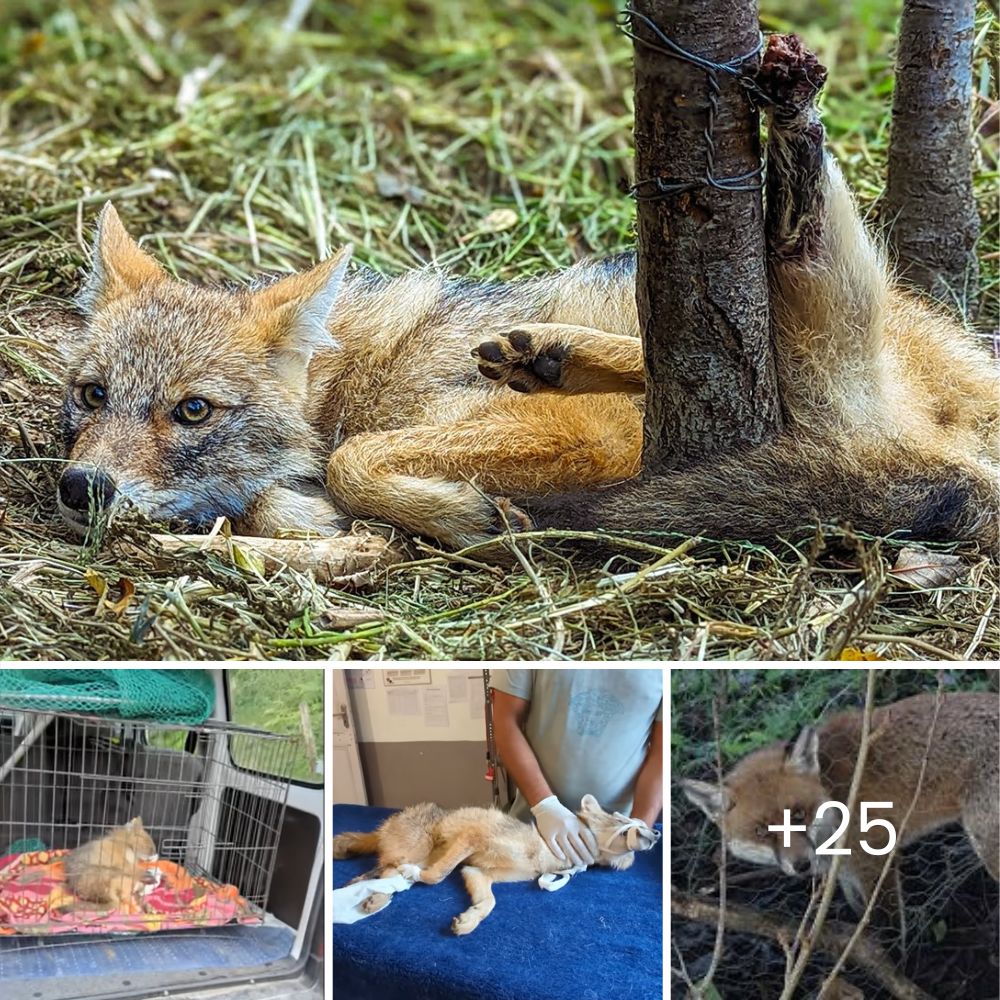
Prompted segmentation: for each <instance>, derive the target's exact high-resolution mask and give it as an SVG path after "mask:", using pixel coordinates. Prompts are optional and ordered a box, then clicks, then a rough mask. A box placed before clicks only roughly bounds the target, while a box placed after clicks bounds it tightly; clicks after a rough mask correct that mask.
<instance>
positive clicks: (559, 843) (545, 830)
mask: <svg viewBox="0 0 1000 1000" xmlns="http://www.w3.org/2000/svg"><path fill="white" fill-rule="evenodd" d="M530 705H531V702H530V701H527V700H526V699H524V698H517V697H515V696H514V695H511V694H507V693H506V692H504V691H500V690H498V689H496V688H494V689H493V735H494V738H495V740H496V745H497V753H498V754H499V756H500V759H501V761H502V762H503V766H504V767H505V768H506V769H507V771H508V772H509V773H510V775H511V777H512V778H513V779H514V783H515V784H516V785H517V787H518V788H519V789H520V791H521V795H522V796H523V798H524V799H525V801H526V802H527V803H528V805H529V806H530V807H531V814H532V815H533V816H534V817H535V825H536V826H537V827H538V832H539V834H540V835H541V837H542V839H543V840H544V841H545V843H546V844H548V847H549V850H550V851H552V853H553V854H554V855H555V856H556V857H557V858H559V859H560V860H566V861H568V862H569V863H570V864H579V865H589V864H593V862H594V856H595V855H596V853H597V840H596V838H595V837H594V835H593V834H592V833H591V832H590V830H589V829H587V827H586V826H585V825H584V824H583V823H581V822H580V820H579V819H578V818H577V816H576V814H575V813H573V812H571V811H570V810H569V809H567V808H566V807H565V806H564V805H562V803H561V802H560V801H559V799H558V798H557V796H556V795H555V794H554V793H553V791H552V789H551V788H550V787H549V783H548V782H547V781H546V780H545V775H544V774H542V769H541V767H540V766H539V764H538V758H537V757H536V756H535V752H534V751H533V750H532V749H531V744H530V743H528V739H527V737H526V736H525V735H524V731H523V729H522V726H523V724H524V721H525V719H526V718H527V716H528V708H529V707H530Z"/></svg>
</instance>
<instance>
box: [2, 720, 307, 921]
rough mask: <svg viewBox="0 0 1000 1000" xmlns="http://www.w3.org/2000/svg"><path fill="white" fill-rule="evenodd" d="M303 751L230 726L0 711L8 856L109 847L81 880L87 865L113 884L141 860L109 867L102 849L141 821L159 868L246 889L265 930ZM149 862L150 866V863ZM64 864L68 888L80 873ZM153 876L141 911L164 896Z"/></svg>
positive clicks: (111, 862) (81, 859) (88, 852)
mask: <svg viewBox="0 0 1000 1000" xmlns="http://www.w3.org/2000/svg"><path fill="white" fill-rule="evenodd" d="M295 748H296V738H295V737H291V736H282V735H276V734H274V733H268V732H264V731H261V730H255V729H249V728H246V727H243V726H237V725H233V724H229V723H222V722H214V721H209V722H205V723H203V724H201V725H197V726H181V725H168V724H163V723H157V722H145V721H131V720H128V721H126V720H118V719H107V718H102V717H96V716H90V715H82V714H74V713H61V712H60V713H53V712H32V711H24V710H23V709H20V708H18V709H14V708H8V707H4V706H3V705H0V856H6V855H11V854H16V853H19V852H26V851H33V850H45V851H61V850H69V851H76V849H78V848H81V847H82V846H83V845H87V844H91V845H93V843H94V842H95V841H101V844H102V846H101V848H100V849H99V850H98V849H95V848H94V847H93V846H92V847H90V848H85V850H84V851H83V852H80V853H79V854H77V855H76V858H77V861H76V866H77V867H76V868H75V869H73V870H74V871H76V872H77V876H76V877H77V879H78V880H79V879H81V878H82V876H81V875H80V874H79V871H78V869H79V868H80V866H81V864H82V863H86V865H87V866H89V867H87V877H88V878H90V879H91V880H96V881H98V882H101V881H102V880H101V876H107V879H108V880H111V881H113V880H114V878H115V873H116V872H117V871H118V870H119V869H121V867H122V865H123V864H126V863H127V864H131V859H132V857H133V856H134V852H133V854H129V853H128V851H125V852H124V854H123V853H122V850H119V851H118V853H117V855H115V856H113V857H108V858H101V857H99V856H98V855H100V853H101V851H104V852H105V853H107V854H113V853H114V851H113V848H111V847H107V846H105V845H106V842H105V840H104V839H103V838H105V837H106V835H107V834H108V832H109V831H114V830H118V831H119V833H118V834H116V838H115V842H116V843H118V842H119V841H120V839H121V838H122V837H124V836H125V835H124V834H122V833H121V832H120V831H121V830H122V828H123V827H125V826H126V825H127V824H128V823H129V822H130V820H132V819H133V818H134V817H140V818H141V820H142V827H143V828H144V829H145V831H146V832H147V833H148V835H149V837H150V838H151V839H152V841H153V844H154V845H155V854H156V855H157V856H158V858H159V859H160V860H165V861H171V862H175V863H177V864H179V865H182V866H183V869H184V871H185V872H186V873H188V874H190V875H193V876H197V877H199V878H202V879H206V880H208V881H209V882H210V883H212V884H213V885H217V886H223V885H234V886H236V888H237V889H238V891H239V894H240V896H241V897H242V898H243V899H244V900H245V901H246V903H247V904H248V913H249V914H250V915H251V920H252V918H253V916H256V917H259V918H260V919H261V920H262V919H263V916H264V912H265V910H266V906H267V898H268V893H269V890H270V885H271V878H272V875H273V872H274V868H275V862H276V857H277V849H278V840H279V836H280V833H281V827H282V823H283V821H284V814H285V803H286V800H287V797H288V789H289V775H290V773H291V769H292V766H293V760H294V755H295ZM119 846H120V845H119ZM132 846H134V845H132ZM131 849H132V848H131V847H130V850H131ZM138 853H139V855H141V857H139V862H140V864H141V863H142V860H143V858H146V857H148V854H144V853H143V851H141V850H140V851H139V852H138ZM123 857H124V858H126V859H128V860H127V861H123ZM63 860H66V871H67V882H68V883H69V882H70V879H71V876H70V871H71V864H72V863H71V862H70V861H69V860H68V859H67V858H66V857H65V856H64V857H63ZM95 866H96V867H95ZM148 875H149V877H148V878H146V879H143V880H142V882H143V885H142V886H141V887H140V886H139V885H137V886H136V887H135V894H136V900H137V907H138V908H139V909H141V903H142V895H143V892H148V891H151V888H155V882H156V881H157V879H156V875H157V872H156V870H155V865H154V866H152V868H151V869H150V870H149V872H148ZM82 884H84V883H83V882H81V881H78V882H77V885H82ZM80 898H81V899H83V898H86V897H85V896H83V895H81V897H80ZM103 902H105V903H106V902H107V900H103ZM125 909H126V910H128V909H129V907H125ZM242 922H250V921H246V920H244V921H242ZM12 929H13V930H15V931H16V930H18V929H19V928H18V927H16V926H14V927H13V928H12ZM25 929H27V928H25Z"/></svg>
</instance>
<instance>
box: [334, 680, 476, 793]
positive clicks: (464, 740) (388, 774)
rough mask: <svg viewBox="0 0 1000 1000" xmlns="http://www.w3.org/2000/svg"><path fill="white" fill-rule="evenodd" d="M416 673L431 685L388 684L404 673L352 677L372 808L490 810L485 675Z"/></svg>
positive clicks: (359, 744)
mask: <svg viewBox="0 0 1000 1000" xmlns="http://www.w3.org/2000/svg"><path fill="white" fill-rule="evenodd" d="M414 669H415V670H416V669H419V670H420V671H429V674H430V683H429V684H427V683H421V684H412V685H410V684H401V683H400V684H395V683H387V681H391V680H392V679H393V678H394V677H398V676H399V673H400V671H405V670H406V668H399V667H371V668H363V669H356V670H348V685H349V693H350V697H351V710H352V712H353V714H354V723H355V726H356V727H357V733H358V752H359V754H360V756H361V767H362V770H363V771H364V776H365V786H366V788H367V791H368V801H369V803H370V804H371V805H373V806H392V807H400V806H407V805H413V804H415V803H417V802H436V803H438V805H441V806H444V807H446V808H453V807H456V806H462V805H489V803H490V802H491V801H492V788H491V784H490V782H489V781H486V780H485V779H484V777H483V776H484V774H485V773H486V722H485V717H484V712H483V707H484V702H485V696H484V693H483V674H482V671H481V670H477V669H475V668H473V667H460V668H456V669H433V668H414Z"/></svg>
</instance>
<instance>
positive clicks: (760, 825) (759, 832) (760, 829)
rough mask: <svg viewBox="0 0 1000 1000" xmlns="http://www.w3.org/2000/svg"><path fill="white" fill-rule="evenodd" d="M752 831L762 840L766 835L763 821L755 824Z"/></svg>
mask: <svg viewBox="0 0 1000 1000" xmlns="http://www.w3.org/2000/svg"><path fill="white" fill-rule="evenodd" d="M754 833H756V834H757V836H758V837H759V838H760V839H761V840H763V839H764V838H765V837H766V836H767V827H766V826H765V825H764V824H763V823H758V824H757V829H756V830H754Z"/></svg>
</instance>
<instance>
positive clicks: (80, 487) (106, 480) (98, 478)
mask: <svg viewBox="0 0 1000 1000" xmlns="http://www.w3.org/2000/svg"><path fill="white" fill-rule="evenodd" d="M91 498H93V501H91ZM114 498H115V481H114V480H113V479H112V478H111V477H110V476H109V475H107V474H106V473H104V472H101V470H100V469H87V468H82V467H80V466H77V465H71V466H69V467H68V468H67V469H66V470H65V471H64V472H63V474H62V475H61V476H60V477H59V499H60V500H62V502H63V503H64V504H65V505H66V506H67V507H69V508H70V509H71V510H78V511H81V512H82V513H86V512H87V511H88V510H90V504H91V502H93V504H94V506H95V507H97V508H98V509H100V508H102V507H109V506H110V505H111V501H112V500H114Z"/></svg>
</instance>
